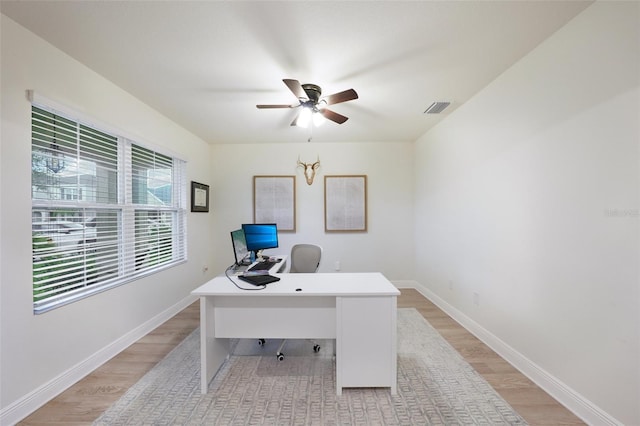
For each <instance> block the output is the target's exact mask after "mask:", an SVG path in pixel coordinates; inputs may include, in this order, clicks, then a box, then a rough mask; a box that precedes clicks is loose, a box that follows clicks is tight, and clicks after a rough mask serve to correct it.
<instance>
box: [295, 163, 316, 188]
mask: <svg viewBox="0 0 640 426" xmlns="http://www.w3.org/2000/svg"><path fill="white" fill-rule="evenodd" d="M298 167H303V168H304V178H305V179H306V180H307V185H311V184H312V183H313V178H314V177H316V170H318V169H319V168H320V157H319V156H318V160H317V161H316V162H315V163H303V162H302V161H300V156H298Z"/></svg>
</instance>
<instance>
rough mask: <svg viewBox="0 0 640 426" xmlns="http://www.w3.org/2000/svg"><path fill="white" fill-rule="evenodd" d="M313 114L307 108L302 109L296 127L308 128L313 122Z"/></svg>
mask: <svg viewBox="0 0 640 426" xmlns="http://www.w3.org/2000/svg"><path fill="white" fill-rule="evenodd" d="M312 114H313V113H312V112H311V109H309V108H307V107H304V108H302V110H301V111H300V115H298V119H297V120H296V126H298V127H304V128H307V127H308V126H309V122H310V121H311V115H312Z"/></svg>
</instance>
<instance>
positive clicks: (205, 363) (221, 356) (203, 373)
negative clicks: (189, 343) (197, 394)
mask: <svg viewBox="0 0 640 426" xmlns="http://www.w3.org/2000/svg"><path fill="white" fill-rule="evenodd" d="M228 356H229V339H219V338H216V337H215V304H214V299H213V297H207V296H202V297H200V391H201V392H202V393H203V394H206V393H207V391H208V390H209V382H210V381H211V379H213V376H214V375H215V374H216V372H217V371H218V369H219V368H220V366H221V365H222V363H223V362H224V361H225V360H226V359H227V358H228Z"/></svg>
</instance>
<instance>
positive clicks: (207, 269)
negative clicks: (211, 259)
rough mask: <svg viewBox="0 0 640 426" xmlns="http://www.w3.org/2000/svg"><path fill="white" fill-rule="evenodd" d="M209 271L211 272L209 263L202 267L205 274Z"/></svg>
mask: <svg viewBox="0 0 640 426" xmlns="http://www.w3.org/2000/svg"><path fill="white" fill-rule="evenodd" d="M207 272H209V267H208V266H207V265H204V266H203V267H202V273H203V274H206V273H207Z"/></svg>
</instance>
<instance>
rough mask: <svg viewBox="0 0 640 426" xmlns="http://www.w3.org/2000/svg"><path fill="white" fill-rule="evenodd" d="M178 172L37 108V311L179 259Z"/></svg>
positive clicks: (182, 251)
mask: <svg viewBox="0 0 640 426" xmlns="http://www.w3.org/2000/svg"><path fill="white" fill-rule="evenodd" d="M185 168H186V167H185V163H184V162H183V161H181V160H179V159H176V158H172V157H171V156H167V155H164V154H161V153H158V152H155V151H153V150H150V149H148V148H144V147H142V146H139V145H137V144H135V143H133V142H131V141H128V140H126V139H125V138H123V137H119V136H117V135H114V134H109V133H108V132H104V131H101V130H98V129H95V128H94V127H93V126H89V125H86V124H83V123H80V122H78V121H77V120H72V119H70V118H68V117H64V116H63V115H62V114H59V113H57V112H55V111H51V110H48V109H46V108H40V107H39V106H36V105H34V106H33V107H32V163H31V171H32V247H33V250H32V256H33V300H34V312H36V313H41V312H45V311H47V310H50V309H52V308H55V307H58V306H61V305H64V304H66V303H70V302H73V301H74V300H77V299H80V298H83V297H87V296H89V295H91V294H95V293H97V292H100V291H104V290H106V289H108V288H111V287H113V286H116V285H120V284H123V283H125V282H127V281H130V280H132V279H135V278H137V277H139V276H141V275H143V274H149V273H153V272H155V271H158V270H160V269H162V268H165V267H168V266H171V265H175V264H176V263H178V262H181V261H184V260H185V259H186V241H185V238H186V233H185V220H186V213H185V212H186V210H185V205H186V195H185V192H186V183H185V178H184V174H185Z"/></svg>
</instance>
